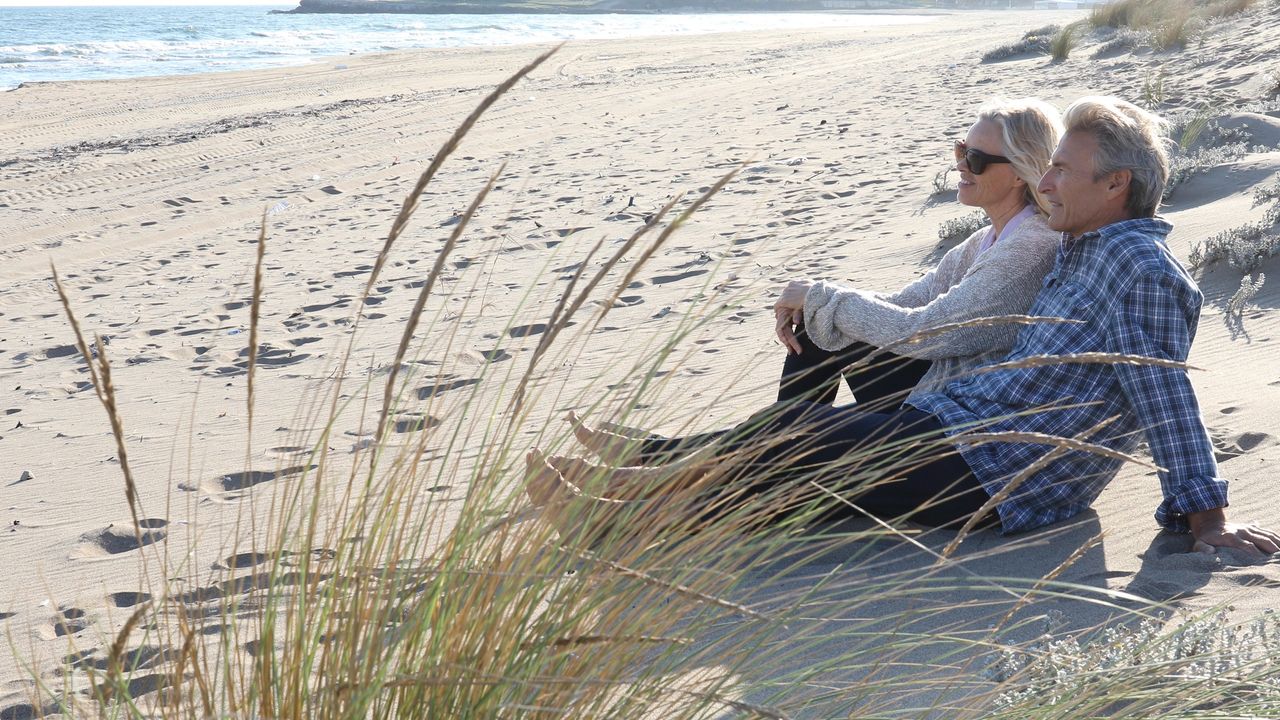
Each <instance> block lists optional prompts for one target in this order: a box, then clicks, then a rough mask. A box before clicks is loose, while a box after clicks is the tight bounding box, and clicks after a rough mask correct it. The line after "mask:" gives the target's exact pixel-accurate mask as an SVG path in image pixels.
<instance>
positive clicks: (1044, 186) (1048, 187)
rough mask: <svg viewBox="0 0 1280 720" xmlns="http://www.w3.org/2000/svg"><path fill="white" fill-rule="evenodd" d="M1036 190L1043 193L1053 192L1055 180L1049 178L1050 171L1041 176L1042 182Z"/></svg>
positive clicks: (1037, 185)
mask: <svg viewBox="0 0 1280 720" xmlns="http://www.w3.org/2000/svg"><path fill="white" fill-rule="evenodd" d="M1036 192H1038V193H1040V194H1041V195H1044V194H1045V193H1050V192H1053V182H1052V181H1051V180H1050V179H1049V173H1048V172H1046V173H1045V174H1044V175H1041V176H1040V182H1039V183H1037V184H1036Z"/></svg>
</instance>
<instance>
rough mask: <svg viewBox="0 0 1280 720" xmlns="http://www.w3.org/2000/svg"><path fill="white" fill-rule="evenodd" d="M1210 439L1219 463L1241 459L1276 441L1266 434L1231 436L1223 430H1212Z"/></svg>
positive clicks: (1245, 433) (1253, 433) (1255, 433)
mask: <svg viewBox="0 0 1280 720" xmlns="http://www.w3.org/2000/svg"><path fill="white" fill-rule="evenodd" d="M1209 439H1210V441H1212V443H1213V450H1214V452H1213V456H1214V459H1216V460H1217V461H1218V462H1224V461H1226V460H1230V459H1231V458H1235V457H1240V456H1241V455H1244V454H1245V453H1247V452H1249V451H1251V450H1253V449H1255V448H1257V447H1259V446H1261V445H1263V444H1264V443H1267V442H1268V441H1270V440H1274V438H1273V437H1272V436H1271V435H1268V434H1267V433H1264V432H1244V433H1240V434H1239V435H1231V434H1229V433H1226V432H1223V431H1221V430H1210V431H1209Z"/></svg>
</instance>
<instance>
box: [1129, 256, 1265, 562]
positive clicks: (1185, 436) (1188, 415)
mask: <svg viewBox="0 0 1280 720" xmlns="http://www.w3.org/2000/svg"><path fill="white" fill-rule="evenodd" d="M1192 292H1195V291H1194V289H1192V288H1189V287H1187V286H1185V285H1184V284H1183V283H1180V282H1178V281H1176V280H1175V279H1173V278H1171V277H1168V276H1165V275H1162V274H1153V275H1148V276H1145V277H1143V278H1141V279H1140V280H1139V281H1138V282H1137V283H1136V284H1135V285H1134V287H1133V288H1132V289H1131V290H1130V291H1129V293H1128V294H1127V295H1126V296H1125V297H1124V298H1122V299H1121V300H1120V302H1119V305H1118V307H1117V310H1116V314H1115V316H1114V317H1113V323H1112V326H1111V327H1110V329H1109V335H1108V346H1109V347H1108V349H1109V350H1110V351H1112V352H1117V353H1123V354H1126V355H1141V356H1146V357H1152V358H1161V359H1166V360H1175V361H1179V362H1185V361H1186V359H1187V355H1188V353H1189V352H1190V349H1191V336H1192V328H1191V327H1190V326H1189V324H1188V320H1187V310H1186V308H1187V306H1188V305H1189V304H1190V303H1192V302H1193V300H1192V299H1191V298H1189V297H1187V296H1186V295H1187V294H1188V293H1192ZM1116 374H1117V376H1118V377H1119V379H1120V386H1121V388H1122V390H1123V391H1124V393H1125V395H1126V397H1127V398H1128V400H1129V404H1130V407H1132V408H1133V410H1134V412H1135V413H1136V415H1137V418H1138V423H1139V425H1140V426H1141V427H1142V430H1143V432H1144V433H1145V434H1146V437H1147V443H1148V444H1149V445H1150V447H1151V455H1152V458H1153V459H1154V460H1155V461H1156V464H1157V465H1160V466H1161V467H1163V468H1165V469H1166V470H1167V472H1162V473H1160V484H1161V489H1162V490H1163V492H1164V502H1162V503H1161V504H1160V508H1159V509H1158V510H1157V511H1156V520H1157V521H1158V522H1159V523H1160V524H1161V525H1162V526H1163V527H1165V528H1168V529H1170V530H1175V531H1180V532H1188V531H1189V532H1191V534H1192V535H1193V536H1194V537H1195V543H1196V545H1195V547H1196V549H1198V550H1203V551H1209V552H1211V551H1212V549H1213V548H1215V547H1243V548H1248V549H1251V550H1255V551H1261V552H1264V553H1268V554H1270V553H1273V552H1276V551H1277V550H1280V535H1276V534H1275V533H1273V532H1271V531H1269V530H1264V529H1262V528H1258V527H1256V526H1252V525H1238V524H1234V523H1229V522H1227V519H1226V513H1225V512H1224V510H1223V508H1225V507H1226V506H1227V483H1226V481H1225V480H1222V479H1221V478H1219V477H1218V472H1217V471H1218V467H1217V462H1216V461H1215V460H1214V457H1213V445H1212V444H1211V443H1210V442H1209V434H1208V432H1206V430H1205V428H1204V423H1203V422H1202V421H1201V419H1200V406H1199V404H1198V402H1197V401H1196V396H1195V390H1194V389H1193V388H1192V386H1191V380H1190V378H1188V377H1187V373H1186V371H1185V370H1181V369H1176V368H1164V367H1155V366H1150V365H1117V366H1116Z"/></svg>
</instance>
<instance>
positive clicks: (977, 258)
mask: <svg viewBox="0 0 1280 720" xmlns="http://www.w3.org/2000/svg"><path fill="white" fill-rule="evenodd" d="M987 230H988V229H987V228H982V229H981V230H978V231H977V232H975V233H974V234H972V235H970V236H969V238H968V239H967V240H965V241H964V242H963V243H961V244H959V245H957V246H956V247H954V248H952V249H951V250H950V251H949V252H948V253H947V254H946V256H944V257H943V258H942V262H940V263H938V266H937V267H936V268H934V269H933V270H930V271H929V273H928V274H926V275H924V276H923V277H921V278H920V279H919V280H916V281H915V282H913V283H911V284H910V285H907V286H906V287H904V288H902V289H901V290H899V291H898V292H896V293H894V294H892V295H886V294H882V293H875V292H868V291H866V290H858V289H856V288H850V287H844V286H840V285H836V284H834V283H827V282H819V283H817V284H815V285H814V286H813V287H812V288H810V290H809V293H808V295H806V296H805V300H804V324H805V328H806V330H807V332H808V334H809V337H810V338H811V339H812V340H813V342H814V343H815V344H816V345H817V346H818V347H820V348H822V349H824V350H839V349H840V348H843V347H845V346H847V345H849V344H850V343H853V342H856V341H862V342H865V343H870V344H872V345H875V346H877V347H884V346H886V345H893V344H894V343H898V342H900V341H902V340H904V339H906V338H909V337H911V336H912V335H914V334H915V333H917V332H920V331H922V330H928V329H931V328H936V327H938V326H940V325H946V324H948V323H955V322H962V321H964V320H972V319H975V318H981V317H995V316H1001V315H1023V314H1026V312H1027V310H1028V309H1029V308H1030V307H1031V303H1032V301H1033V300H1034V299H1035V297H1036V294H1037V293H1038V292H1040V285H1041V282H1042V281H1043V280H1044V276H1045V274H1046V273H1048V272H1049V270H1050V269H1051V268H1052V267H1053V263H1054V259H1055V257H1056V255H1057V250H1058V243H1059V238H1060V237H1061V234H1060V233H1057V232H1054V231H1053V230H1050V229H1049V226H1048V224H1046V222H1045V218H1044V216H1042V215H1040V214H1038V213H1037V214H1035V215H1032V216H1031V217H1029V218H1027V219H1026V220H1025V221H1023V222H1022V224H1020V225H1019V226H1018V227H1017V228H1016V229H1015V231H1014V233H1013V234H1012V235H1010V236H1009V237H1006V238H1003V239H1001V240H1000V241H999V242H997V243H996V244H995V245H992V246H991V247H990V248H988V249H987V251H986V252H984V253H982V254H981V255H979V253H978V249H979V247H980V246H981V244H982V238H983V237H984V236H985V235H986V233H987ZM1021 327H1022V326H1020V325H1014V324H1008V323H1005V324H999V325H990V326H985V327H971V328H962V329H958V330H952V331H950V332H946V333H943V334H940V335H937V336H934V337H930V338H928V339H925V340H922V341H920V342H911V343H905V344H902V345H895V346H894V347H893V348H891V350H892V351H893V352H894V353H897V354H899V355H906V356H908V357H913V358H923V359H926V360H932V361H933V364H932V365H931V366H930V367H929V371H928V372H927V373H925V375H924V377H923V378H921V380H920V383H919V384H918V385H916V388H915V390H913V391H912V392H911V395H910V396H908V397H907V400H906V401H907V402H908V403H910V402H911V399H912V398H913V397H915V396H916V395H919V394H923V393H927V392H933V391H936V390H940V389H942V387H943V386H944V385H946V383H947V382H949V381H951V380H954V379H956V378H957V377H960V376H963V375H966V374H968V373H969V372H970V371H972V370H973V369H974V368H977V367H980V366H982V365H987V364H989V363H991V362H994V361H997V360H999V359H1001V358H1002V357H1004V355H1005V354H1007V353H1008V352H1009V350H1010V349H1011V348H1012V347H1013V343H1014V340H1015V339H1016V338H1017V335H1018V330H1019V329H1020V328H1021Z"/></svg>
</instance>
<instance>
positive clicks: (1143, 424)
mask: <svg viewBox="0 0 1280 720" xmlns="http://www.w3.org/2000/svg"><path fill="white" fill-rule="evenodd" d="M1171 229H1172V227H1171V226H1170V225H1169V223H1167V222H1165V221H1164V220H1161V219H1159V218H1139V219H1136V220H1125V221H1122V222H1117V223H1112V224H1111V225H1107V226H1106V227H1103V228H1101V229H1099V230H1097V231H1094V232H1089V233H1085V234H1084V235H1081V236H1080V237H1077V238H1075V239H1074V240H1071V241H1064V243H1063V245H1062V246H1061V247H1060V248H1059V250H1058V257H1057V261H1056V262H1055V263H1054V267H1053V270H1051V271H1050V272H1049V274H1048V275H1046V276H1045V279H1044V284H1043V286H1042V287H1041V290H1040V294H1039V295H1038V296H1037V297H1036V301H1035V304H1034V305H1032V307H1031V310H1030V314H1031V315H1035V316H1040V317H1060V318H1070V319H1074V320H1081V321H1083V322H1082V323H1071V324H1067V323H1036V324H1033V325H1028V326H1025V327H1023V328H1022V329H1021V331H1020V332H1019V334H1018V340H1017V343H1016V344H1015V345H1014V347H1013V350H1012V351H1011V352H1010V354H1009V355H1008V356H1007V357H1006V358H1005V361H1006V362H1008V361H1017V360H1021V359H1023V358H1027V357H1032V356H1036V355H1069V354H1073V353H1085V352H1105V353H1123V354H1126V355H1142V356H1146V357H1152V358H1164V359H1169V360H1176V361H1186V359H1187V355H1188V353H1189V352H1190V350H1191V340H1192V338H1193V337H1194V336H1195V331H1196V322H1197V321H1198V319H1199V316H1200V304H1201V301H1202V299H1203V298H1202V296H1201V294H1200V290H1199V288H1197V287H1196V284H1195V282H1194V281H1193V280H1192V279H1191V278H1190V277H1189V276H1188V275H1187V273H1186V271H1185V270H1184V269H1183V268H1182V266H1181V265H1180V264H1179V263H1178V261H1177V260H1176V259H1175V258H1174V257H1173V255H1172V253H1170V252H1169V248H1168V246H1167V245H1166V244H1165V236H1166V235H1168V234H1169V230H1171ZM912 405H914V406H915V407H917V408H919V409H920V410H923V411H925V412H928V413H932V414H933V415H935V416H937V417H938V418H939V420H941V421H942V424H943V425H944V426H945V427H946V428H947V433H948V434H949V435H951V436H955V435H956V434H957V433H962V432H964V431H965V430H978V431H981V432H1001V431H1014V432H1038V433H1047V434H1049V435H1056V436H1059V437H1076V436H1080V435H1081V434H1082V433H1085V432H1086V431H1088V430H1089V429H1090V428H1092V427H1094V426H1095V425H1097V424H1098V423H1101V422H1103V421H1104V420H1106V419H1108V418H1112V417H1114V416H1119V419H1118V420H1116V421H1115V422H1112V423H1111V424H1110V425H1107V426H1106V427H1105V428H1104V429H1103V430H1101V431H1100V432H1098V433H1097V434H1095V435H1093V436H1091V437H1084V438H1081V439H1085V440H1088V441H1090V442H1094V443H1099V444H1102V445H1106V446H1107V447H1110V448H1114V449H1116V450H1120V451H1123V452H1131V451H1133V450H1134V449H1136V447H1137V445H1138V441H1139V439H1140V438H1141V437H1143V436H1145V437H1146V440H1147V444H1148V445H1149V446H1150V448H1151V455H1152V457H1153V459H1154V460H1155V462H1156V464H1157V465H1159V466H1160V467H1162V468H1165V471H1162V472H1160V473H1159V477H1160V487H1161V489H1162V490H1163V492H1164V501H1163V502H1161V503H1160V507H1159V508H1158V509H1157V510H1156V513H1155V517H1156V522H1158V523H1159V524H1160V525H1161V526H1162V527H1164V528H1167V529H1170V530H1174V531H1177V532H1187V531H1188V529H1189V528H1188V526H1187V519H1186V516H1187V514H1188V513H1192V512H1196V511H1199V510H1209V509H1212V508H1220V507H1226V505H1227V483H1226V481H1225V480H1222V479H1221V478H1219V477H1218V467H1217V463H1216V462H1215V461H1214V457H1213V446H1212V445H1211V444H1210V442H1209V436H1208V433H1206V432H1205V428H1204V423H1203V421H1202V420H1201V419H1200V408H1199V405H1198V404H1197V402H1196V396H1195V391H1194V390H1193V389H1192V387H1191V382H1190V380H1189V379H1188V378H1187V373H1186V371H1184V370H1180V369H1173V368H1162V367H1154V366H1150V365H1118V364H1096V363H1095V364H1088V363H1070V362H1066V363H1059V364H1053V365H1048V366H1042V367H1027V368H1021V369H1016V370H997V371H992V372H987V373H984V374H979V375H974V376H971V377H968V378H966V379H958V380H955V381H953V382H951V383H949V384H948V385H947V386H946V387H945V389H943V390H942V391H941V392H935V393H930V394H927V395H924V396H923V397H918V398H916V399H914V400H913V401H912ZM1046 408H1048V409H1046ZM958 449H959V451H960V454H961V456H962V457H964V459H965V461H966V462H967V463H968V464H969V467H971V468H972V469H973V472H974V475H975V476H976V477H977V478H978V480H979V482H981V483H982V486H983V487H984V488H985V489H986V491H987V492H988V493H989V494H992V495H994V494H995V493H997V492H998V491H999V490H1000V489H1001V488H1003V487H1004V486H1005V485H1006V484H1007V483H1008V482H1009V480H1010V479H1012V478H1013V477H1014V476H1016V475H1017V474H1018V472H1019V471H1021V470H1023V469H1025V468H1026V467H1027V466H1029V465H1030V464H1031V463H1032V462H1034V461H1036V460H1037V459H1039V458H1040V457H1041V456H1043V455H1044V454H1045V453H1046V452H1048V451H1049V449H1050V448H1049V447H1048V446H1046V445H1040V444H1034V443H1027V442H1001V443H987V444H967V445H966V444H964V443H959V444H958ZM1120 464H1121V461H1119V460H1113V459H1110V458H1105V457H1101V456H1099V455H1097V454H1093V453H1087V452H1083V451H1071V452H1068V453H1066V454H1064V455H1062V456H1061V457H1059V458H1057V459H1056V460H1053V461H1052V462H1050V463H1049V464H1048V465H1047V466H1046V467H1044V468H1043V469H1042V470H1040V471H1039V472H1037V473H1035V474H1034V475H1033V476H1032V477H1030V478H1028V479H1027V480H1026V481H1025V482H1023V484H1022V485H1020V486H1019V487H1018V488H1017V489H1016V490H1015V491H1014V492H1013V493H1012V494H1011V495H1010V497H1009V498H1008V499H1006V500H1005V501H1004V502H1002V503H1000V505H999V506H998V508H997V512H998V513H999V515H1000V521H1001V525H1002V526H1003V529H1004V531H1005V532H1007V533H1009V532H1018V531H1022V530H1029V529H1031V528H1035V527H1039V526H1041V525H1046V524H1048V523H1051V522H1055V521H1058V520H1062V519H1064V518H1068V517H1071V516H1072V515H1075V514H1076V513H1079V512H1081V511H1082V510H1084V509H1085V508H1087V507H1089V505H1090V504H1091V503H1092V502H1093V500H1094V498H1096V497H1097V496H1098V494H1099V493H1100V492H1102V488H1103V487H1105V486H1106V484H1107V483H1108V482H1109V481H1110V480H1111V478H1113V477H1114V476H1115V474H1116V472H1117V471H1118V470H1119V467H1120Z"/></svg>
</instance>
